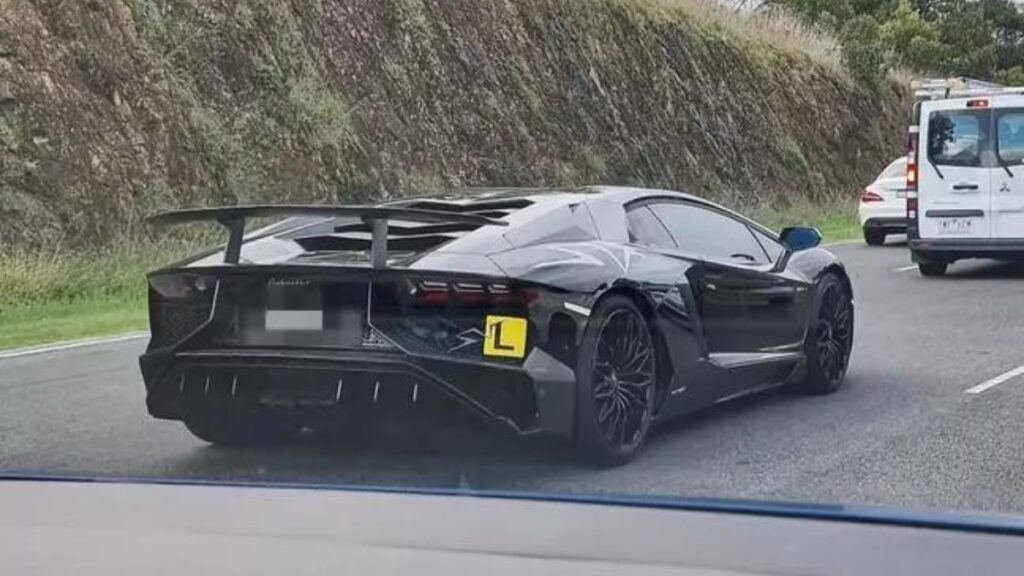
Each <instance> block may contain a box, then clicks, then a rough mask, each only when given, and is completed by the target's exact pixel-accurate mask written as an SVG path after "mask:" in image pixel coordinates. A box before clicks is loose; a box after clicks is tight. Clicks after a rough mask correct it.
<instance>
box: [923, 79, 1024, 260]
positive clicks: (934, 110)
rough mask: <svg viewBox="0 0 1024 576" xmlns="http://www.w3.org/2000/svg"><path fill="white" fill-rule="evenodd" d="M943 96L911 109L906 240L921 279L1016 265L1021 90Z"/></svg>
mask: <svg viewBox="0 0 1024 576" xmlns="http://www.w3.org/2000/svg"><path fill="white" fill-rule="evenodd" d="M951 96H952V97H943V98H938V99H933V100H925V101H922V102H919V103H917V104H915V111H914V116H915V123H916V126H912V127H911V138H910V148H911V150H910V154H909V156H908V164H907V189H908V190H907V237H908V242H909V244H910V250H911V255H912V257H913V261H914V262H916V263H917V265H918V268H919V269H920V271H921V274H922V275H924V276H940V275H942V274H944V273H945V272H946V267H947V266H948V265H949V264H950V263H951V262H954V261H956V260H959V259H962V258H995V259H1000V260H1016V259H1024V169H1022V168H1021V164H1022V161H1024V88H1000V89H994V90H983V91H972V93H971V94H967V95H959V94H957V95H951ZM915 128H916V130H915ZM915 132H916V137H915Z"/></svg>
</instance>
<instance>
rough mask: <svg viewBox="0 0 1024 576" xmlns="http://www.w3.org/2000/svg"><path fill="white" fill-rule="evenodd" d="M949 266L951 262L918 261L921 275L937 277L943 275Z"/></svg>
mask: <svg viewBox="0 0 1024 576" xmlns="http://www.w3.org/2000/svg"><path fill="white" fill-rule="evenodd" d="M946 268H949V262H918V263H917V270H918V272H920V273H921V276H928V277H935V276H942V275H944V274H945V273H946Z"/></svg>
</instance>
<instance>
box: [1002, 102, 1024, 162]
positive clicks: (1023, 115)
mask: <svg viewBox="0 0 1024 576" xmlns="http://www.w3.org/2000/svg"><path fill="white" fill-rule="evenodd" d="M996 145H997V149H996V153H997V154H999V159H1000V160H1001V161H1003V162H1004V163H1006V164H1021V163H1024V109H1015V110H1000V111H999V112H998V115H997V116H996Z"/></svg>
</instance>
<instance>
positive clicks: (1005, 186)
mask: <svg viewBox="0 0 1024 576" xmlns="http://www.w3.org/2000/svg"><path fill="white" fill-rule="evenodd" d="M999 192H1001V193H1003V194H1008V193H1009V192H1010V183H1009V182H1005V181H1004V182H1003V185H1002V186H1000V187H999Z"/></svg>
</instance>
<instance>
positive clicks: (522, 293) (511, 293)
mask: <svg viewBox="0 0 1024 576" xmlns="http://www.w3.org/2000/svg"><path fill="white" fill-rule="evenodd" d="M408 294H409V295H410V296H412V297H413V299H414V300H415V302H416V303H417V304H422V305H426V306H441V305H447V304H458V305H462V306H477V305H493V306H512V305H527V306H528V305H530V304H531V303H533V302H534V301H535V300H536V299H537V292H536V291H534V290H529V289H514V288H512V287H510V286H509V285H508V284H507V283H505V282H463V281H455V282H447V281H444V280H410V281H409V282H408Z"/></svg>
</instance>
